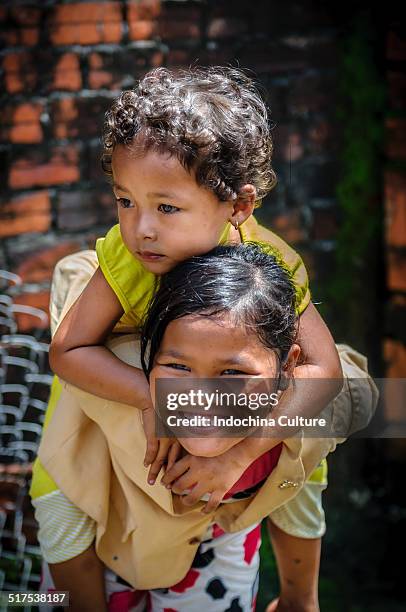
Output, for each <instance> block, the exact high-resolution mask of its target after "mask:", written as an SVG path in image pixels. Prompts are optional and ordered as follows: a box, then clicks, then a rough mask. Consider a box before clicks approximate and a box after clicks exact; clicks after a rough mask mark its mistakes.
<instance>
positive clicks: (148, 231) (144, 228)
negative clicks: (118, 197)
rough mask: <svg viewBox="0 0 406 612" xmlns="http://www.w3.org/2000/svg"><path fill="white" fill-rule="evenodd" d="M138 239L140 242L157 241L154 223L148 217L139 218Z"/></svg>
mask: <svg viewBox="0 0 406 612" xmlns="http://www.w3.org/2000/svg"><path fill="white" fill-rule="evenodd" d="M136 233H137V238H138V239H139V240H146V239H149V240H155V239H156V237H157V232H156V229H155V227H154V224H153V222H152V219H151V218H150V217H149V216H147V215H142V216H140V217H138V223H137V230H136Z"/></svg>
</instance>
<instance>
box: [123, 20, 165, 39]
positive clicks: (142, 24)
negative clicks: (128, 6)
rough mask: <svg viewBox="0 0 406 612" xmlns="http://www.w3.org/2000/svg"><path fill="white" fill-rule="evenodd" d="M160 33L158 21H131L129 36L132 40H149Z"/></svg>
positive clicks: (129, 23)
mask: <svg viewBox="0 0 406 612" xmlns="http://www.w3.org/2000/svg"><path fill="white" fill-rule="evenodd" d="M157 33H158V24H157V22H156V21H146V20H145V21H129V22H128V35H129V37H130V40H149V39H150V38H154V36H156V35H157Z"/></svg>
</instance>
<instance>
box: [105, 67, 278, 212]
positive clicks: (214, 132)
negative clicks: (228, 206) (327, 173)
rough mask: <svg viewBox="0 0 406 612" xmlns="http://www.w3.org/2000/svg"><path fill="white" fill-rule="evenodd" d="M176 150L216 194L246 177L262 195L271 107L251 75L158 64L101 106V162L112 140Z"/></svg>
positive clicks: (271, 180)
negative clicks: (108, 104)
mask: <svg viewBox="0 0 406 612" xmlns="http://www.w3.org/2000/svg"><path fill="white" fill-rule="evenodd" d="M117 144H125V145H132V146H134V147H136V150H137V151H138V150H139V151H140V152H143V151H145V150H149V149H153V150H157V151H159V152H162V153H163V152H167V153H169V154H170V155H173V156H175V157H176V158H177V159H178V161H179V162H180V163H181V164H182V165H183V167H184V168H185V169H186V170H188V171H189V172H190V171H192V170H193V171H194V172H195V177H196V181H197V184H198V185H201V186H204V187H206V188H208V189H210V190H211V191H212V192H213V193H214V194H215V195H216V196H217V197H218V198H219V200H220V201H228V200H235V199H236V198H237V195H238V193H239V191H240V189H241V187H242V186H243V185H244V184H247V183H250V184H252V185H254V186H255V188H256V190H257V198H258V200H260V199H261V198H263V197H264V196H265V195H266V194H267V193H268V192H269V191H270V190H271V189H272V188H273V187H274V185H275V183H276V175H275V173H274V171H273V169H272V165H271V159H272V148H273V147H272V139H271V133H270V125H269V121H268V113H267V108H266V106H265V103H264V102H263V100H262V99H261V96H260V94H259V93H258V91H257V89H256V87H255V85H254V83H253V81H252V79H251V78H250V77H249V76H247V75H246V74H245V73H244V72H242V71H241V70H239V69H236V68H231V67H210V68H189V69H187V70H180V71H177V72H176V73H175V72H171V71H170V70H168V69H166V68H156V69H154V70H151V71H150V72H148V73H147V74H146V75H145V76H144V78H143V79H142V80H141V81H140V82H139V83H138V86H137V87H136V88H135V89H132V90H129V91H124V92H122V93H121V95H120V96H119V97H118V98H117V99H116V100H115V101H114V103H113V104H112V106H111V108H110V109H109V110H108V111H107V112H106V115H105V124H104V131H103V146H104V151H103V155H102V166H103V169H104V171H105V172H106V173H107V174H109V175H111V156H112V153H113V150H114V147H115V145H117Z"/></svg>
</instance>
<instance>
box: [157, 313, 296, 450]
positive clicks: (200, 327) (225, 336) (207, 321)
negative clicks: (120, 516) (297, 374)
mask: <svg viewBox="0 0 406 612" xmlns="http://www.w3.org/2000/svg"><path fill="white" fill-rule="evenodd" d="M299 351H300V349H299V347H298V346H297V345H293V347H292V349H291V351H290V353H289V356H288V360H287V368H289V369H293V367H294V363H295V362H296V360H297V357H298V354H299ZM278 368H279V361H278V358H277V356H276V354H275V352H274V351H272V350H270V349H268V348H266V347H265V346H264V345H263V344H262V343H261V342H260V340H259V339H258V337H257V336H256V335H255V334H254V333H247V331H246V329H245V328H244V327H236V326H235V323H233V322H232V321H231V320H230V318H229V317H228V316H227V315H226V314H224V315H219V316H217V317H205V316H199V315H188V316H186V317H182V318H181V319H176V320H174V321H172V322H171V323H170V324H169V325H168V327H167V328H166V331H165V334H164V337H163V340H162V343H161V346H160V348H159V351H158V353H157V355H156V358H155V362H154V367H153V369H152V371H151V376H150V383H151V388H152V389H154V383H155V380H156V379H157V378H177V377H191V378H218V377H221V376H224V377H227V378H230V377H232V376H246V377H250V378H258V377H260V378H275V377H277V375H278V371H279V370H278ZM243 439H244V438H228V437H220V438H215V437H212V436H211V435H210V436H207V437H202V438H195V437H187V438H179V442H180V443H181V444H182V446H183V447H184V448H185V449H186V450H187V451H188V452H189V453H191V454H192V455H198V456H202V457H214V456H217V455H220V454H222V453H224V452H225V451H227V450H228V449H230V448H231V447H232V446H235V445H236V444H238V443H239V442H241V440H243Z"/></svg>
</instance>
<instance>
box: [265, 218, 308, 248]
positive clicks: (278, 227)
mask: <svg viewBox="0 0 406 612" xmlns="http://www.w3.org/2000/svg"><path fill="white" fill-rule="evenodd" d="M272 229H273V231H275V232H276V233H277V234H278V235H279V236H281V238H283V239H284V240H286V242H288V243H292V244H294V243H295V242H302V241H303V240H305V238H306V232H305V230H304V227H303V221H302V219H301V216H300V212H299V211H298V210H292V211H289V212H286V213H283V214H280V215H276V216H275V217H273V220H272Z"/></svg>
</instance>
